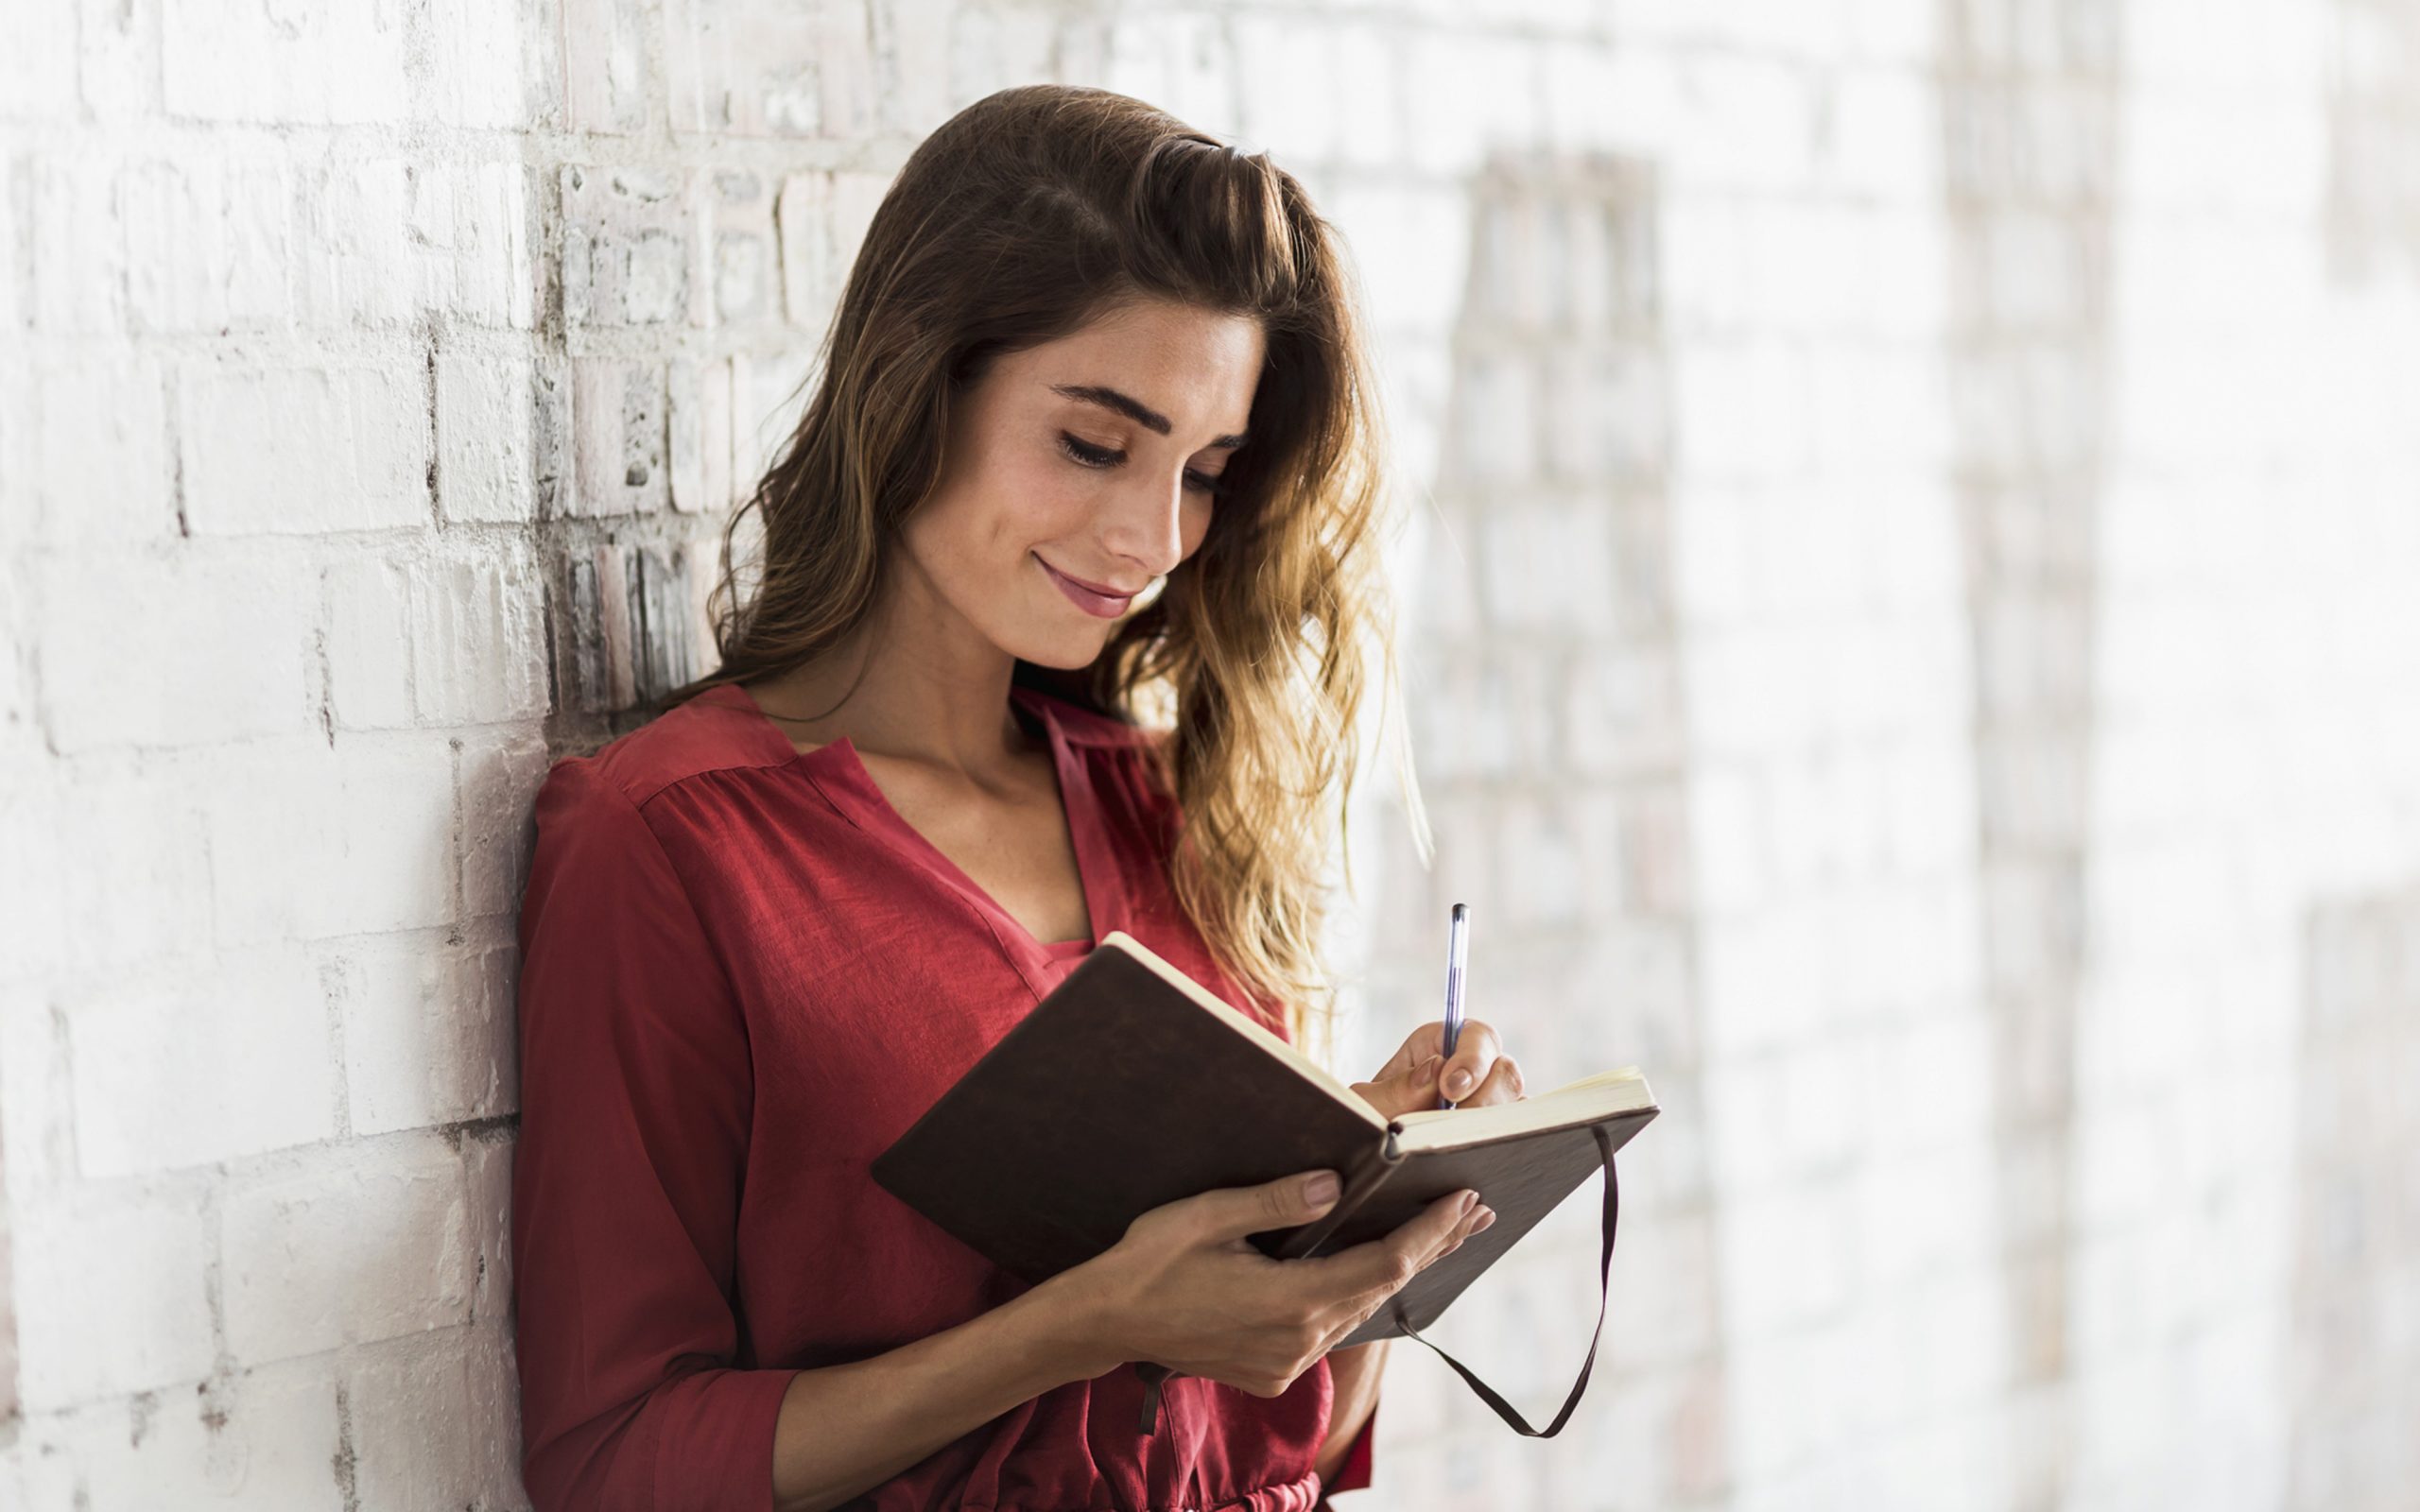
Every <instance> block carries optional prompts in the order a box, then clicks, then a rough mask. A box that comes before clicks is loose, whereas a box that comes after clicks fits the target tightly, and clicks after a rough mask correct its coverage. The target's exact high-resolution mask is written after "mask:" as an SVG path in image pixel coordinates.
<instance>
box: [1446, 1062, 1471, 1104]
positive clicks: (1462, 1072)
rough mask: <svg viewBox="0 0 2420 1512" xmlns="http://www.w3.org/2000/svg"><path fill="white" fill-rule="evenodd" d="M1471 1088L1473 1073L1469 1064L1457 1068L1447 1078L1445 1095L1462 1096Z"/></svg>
mask: <svg viewBox="0 0 2420 1512" xmlns="http://www.w3.org/2000/svg"><path fill="white" fill-rule="evenodd" d="M1470 1090H1471V1073H1470V1068H1469V1067H1467V1066H1462V1067H1458V1068H1456V1070H1455V1072H1454V1074H1452V1075H1450V1076H1448V1077H1446V1078H1445V1095H1446V1096H1448V1097H1460V1096H1461V1095H1462V1093H1464V1092H1466V1091H1470Z"/></svg>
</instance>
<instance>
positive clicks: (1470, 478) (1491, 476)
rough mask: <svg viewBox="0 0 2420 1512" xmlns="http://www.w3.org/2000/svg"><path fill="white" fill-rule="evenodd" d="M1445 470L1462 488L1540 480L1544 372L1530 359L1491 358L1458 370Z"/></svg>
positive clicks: (1468, 359)
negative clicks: (1540, 374)
mask: <svg viewBox="0 0 2420 1512" xmlns="http://www.w3.org/2000/svg"><path fill="white" fill-rule="evenodd" d="M1454 376H1455V381H1456V387H1457V392H1456V402H1455V411H1456V413H1455V414H1454V416H1453V421H1452V423H1453V430H1452V432H1451V434H1450V435H1449V436H1448V438H1447V439H1446V443H1445V445H1446V452H1445V465H1446V467H1447V469H1448V470H1449V472H1450V473H1451V475H1452V476H1453V477H1454V479H1455V480H1456V481H1458V482H1470V483H1486V484H1496V483H1512V482H1517V481H1521V480H1524V479H1527V478H1531V477H1534V476H1536V475H1537V471H1538V447H1539V440H1540V437H1539V430H1540V424H1539V413H1540V405H1539V402H1538V392H1537V390H1538V372H1537V368H1536V364H1535V363H1534V361H1532V360H1531V359H1530V358H1529V357H1528V356H1526V355H1519V354H1514V353H1511V352H1473V353H1470V354H1468V355H1465V356H1464V357H1463V358H1462V359H1461V361H1460V362H1459V363H1458V364H1457V366H1456V369H1455V374H1454Z"/></svg>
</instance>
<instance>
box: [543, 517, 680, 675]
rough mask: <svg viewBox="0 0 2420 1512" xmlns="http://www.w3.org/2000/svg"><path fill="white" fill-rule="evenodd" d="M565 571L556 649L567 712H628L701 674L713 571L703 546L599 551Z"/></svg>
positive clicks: (631, 545)
mask: <svg viewBox="0 0 2420 1512" xmlns="http://www.w3.org/2000/svg"><path fill="white" fill-rule="evenodd" d="M561 570H562V574H563V576H562V581H561V586H560V587H559V589H558V601H559V602H561V603H562V605H563V609H562V622H561V623H559V625H558V627H557V629H556V633H555V644H556V647H557V651H556V655H557V658H558V671H559V681H560V683H561V685H562V689H563V693H562V704H563V706H564V707H567V708H572V709H578V710H581V711H584V712H605V711H610V710H616V709H627V708H630V707H631V706H632V705H633V704H634V703H637V702H639V701H641V700H643V699H649V698H653V697H655V696H658V695H660V694H662V693H666V692H668V691H670V690H671V689H672V688H675V687H677V686H679V685H681V684H682V683H684V682H687V681H690V680H691V679H695V678H697V677H699V676H700V663H701V662H702V660H703V657H704V651H705V647H706V646H707V645H708V644H711V643H710V640H709V638H708V627H707V626H706V625H705V623H704V619H703V615H702V613H701V611H700V603H701V599H702V596H703V588H704V584H705V582H706V576H705V575H707V574H710V573H711V572H712V571H713V570H714V566H713V562H712V558H710V557H709V556H708V555H707V553H706V550H705V548H704V545H703V543H702V542H699V543H692V544H689V545H686V546H683V547H676V548H672V549H669V550H667V549H666V548H664V547H662V546H657V545H651V544H642V543H638V542H625V543H622V544H619V545H614V544H605V545H599V546H596V547H594V548H592V549H591V550H590V551H588V552H586V553H584V554H582V555H580V556H577V557H573V558H568V559H567V560H566V561H565V562H564V563H563V564H562V569H561Z"/></svg>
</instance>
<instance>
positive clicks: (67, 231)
mask: <svg viewBox="0 0 2420 1512" xmlns="http://www.w3.org/2000/svg"><path fill="white" fill-rule="evenodd" d="M116 167H117V165H116V163H115V162H114V160H113V159H112V158H111V157H110V156H108V155H107V154H104V153H99V152H81V153H79V152H73V151H62V152H56V153H43V154H42V155H40V156H39V157H36V158H34V159H32V160H31V161H30V162H28V163H26V164H25V166H24V167H23V168H22V169H21V170H20V172H21V173H22V174H23V176H24V177H23V180H22V182H23V185H24V187H23V188H22V189H21V190H20V191H19V192H20V193H21V194H23V195H24V196H25V202H26V217H27V221H28V223H29V224H30V226H31V227H32V238H31V244H30V248H29V251H30V254H31V268H32V283H31V285H30V287H31V289H32V294H33V297H32V301H31V302H30V303H29V304H27V305H26V314H27V315H29V316H30V317H31V318H32V321H33V326H34V329H35V330H37V331H43V332H51V333H56V334H58V335H107V334H109V333H112V332H118V331H123V330H124V329H125V326H126V299H125V290H126V287H127V283H128V281H129V279H130V276H131V272H130V260H129V257H128V249H127V245H126V236H125V231H124V227H123V225H122V223H121V222H120V221H119V219H118V217H117V215H116V209H115V206H114V204H113V202H112V201H113V200H114V198H115V178H116Z"/></svg>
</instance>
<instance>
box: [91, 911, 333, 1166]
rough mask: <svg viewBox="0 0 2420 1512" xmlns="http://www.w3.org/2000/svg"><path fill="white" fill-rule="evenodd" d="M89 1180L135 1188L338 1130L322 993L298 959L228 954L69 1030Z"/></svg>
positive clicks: (130, 995) (108, 1005) (124, 997)
mask: <svg viewBox="0 0 2420 1512" xmlns="http://www.w3.org/2000/svg"><path fill="white" fill-rule="evenodd" d="M68 1037H69V1041H70V1046H71V1049H72V1053H73V1057H74V1064H75V1083H74V1085H75V1095H76V1147H77V1153H78V1159H79V1164H80V1168H81V1170H82V1171H83V1174H84V1175H85V1176H86V1177H117V1176H135V1175H141V1174H144V1173H147V1172H152V1171H161V1170H170V1169H175V1168H178V1167H182V1166H188V1165H200V1164H206V1163H208V1162H210V1161H213V1160H226V1159H228V1158H230V1157H233V1156H238V1155H251V1154H254V1153H256V1152H258V1151H261V1150H269V1149H277V1148H280V1147H282V1146H285V1145H289V1144H300V1143H308V1142H310V1141H312V1140H318V1139H324V1138H326V1137H327V1136H328V1135H329V1134H330V1133H332V1132H334V1131H335V1127H336V1121H335V1120H336V1115H335V1109H336V1087H335V1083H336V1076H335V1073H334V1068H333V1067H332V1065H331V1064H330V1056H329V1048H328V1006H327V991H326V988H325V987H324V985H323V983H322V982H321V979H320V971H318V969H317V968H315V967H314V966H313V965H312V964H311V963H310V962H309V961H307V960H301V959H294V958H284V959H281V958H277V957H274V956H261V957H247V956H230V957H227V958H225V959H224V960H223V961H222V963H221V964H220V965H219V966H218V967H217V968H216V970H215V971H202V972H197V973H194V974H192V975H190V976H185V977H181V978H179V979H177V980H174V981H168V980H159V981H147V982H144V983H141V984H139V985H134V986H130V987H126V988H119V989H117V990H115V991H112V992H111V993H109V994H107V995H106V996H104V997H102V998H99V999H96V1000H95V1001H92V1002H89V1003H86V1004H84V1005H80V1006H78V1008H76V1009H75V1010H74V1011H73V1012H72V1013H71V1014H70V1015H69V1019H68Z"/></svg>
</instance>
